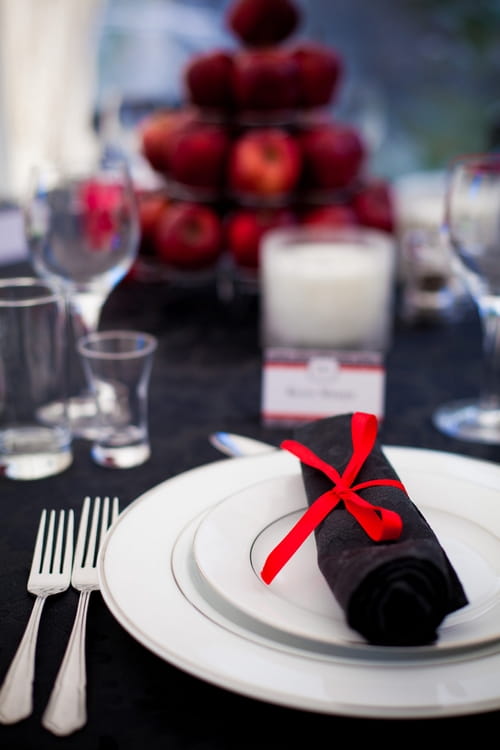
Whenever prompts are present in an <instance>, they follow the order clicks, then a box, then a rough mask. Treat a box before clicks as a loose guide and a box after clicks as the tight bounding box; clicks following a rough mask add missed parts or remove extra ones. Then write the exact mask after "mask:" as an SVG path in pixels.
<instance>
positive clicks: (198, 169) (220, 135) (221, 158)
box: [169, 122, 231, 191]
mask: <svg viewBox="0 0 500 750" xmlns="http://www.w3.org/2000/svg"><path fill="white" fill-rule="evenodd" d="M230 143H231V141H230V137H229V134H228V132H227V131H226V129H225V128H224V127H223V126H222V125H217V124H210V123H201V122H197V123H192V124H191V125H189V126H188V127H186V128H184V129H183V130H180V131H179V132H178V133H176V135H175V137H174V138H173V139H172V145H171V150H170V160H169V161H170V164H169V166H170V169H169V176H170V177H171V178H172V179H173V180H175V181H176V182H180V183H182V184H184V185H188V186H190V187H195V188H203V189H208V190H210V191H218V190H219V189H220V188H221V187H222V186H223V183H224V180H225V175H226V161H227V156H228V152H229V147H230Z"/></svg>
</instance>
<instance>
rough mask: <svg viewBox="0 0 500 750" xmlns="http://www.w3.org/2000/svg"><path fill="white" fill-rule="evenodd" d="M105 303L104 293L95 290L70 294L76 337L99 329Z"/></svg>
mask: <svg viewBox="0 0 500 750" xmlns="http://www.w3.org/2000/svg"><path fill="white" fill-rule="evenodd" d="M103 305H104V297H103V295H101V294H97V293H95V292H77V293H75V292H73V293H72V294H71V295H70V296H69V299H68V306H69V313H70V317H71V319H72V321H73V325H74V333H75V337H76V339H78V338H79V337H80V336H83V335H84V334H86V333H92V332H93V331H97V328H98V326H99V320H100V317H101V311H102V308H103Z"/></svg>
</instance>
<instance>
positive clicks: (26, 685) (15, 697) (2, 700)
mask: <svg viewBox="0 0 500 750" xmlns="http://www.w3.org/2000/svg"><path fill="white" fill-rule="evenodd" d="M45 599H46V597H45V596H37V597H36V599H35V603H34V605H33V608H32V610H31V614H30V618H29V620H28V624H27V625H26V629H25V631H24V634H23V637H22V638H21V641H20V643H19V646H18V647H17V651H16V653H15V655H14V658H13V659H12V662H11V665H10V667H9V670H8V672H7V674H6V675H5V679H4V681H3V684H2V688H1V690H0V722H2V724H14V723H15V722H16V721H20V720H21V719H25V718H26V717H27V716H29V715H30V713H31V712H32V710H33V679H34V676H35V651H36V641H37V636H38V626H39V625H40V616H41V614H42V609H43V605H44V604H45Z"/></svg>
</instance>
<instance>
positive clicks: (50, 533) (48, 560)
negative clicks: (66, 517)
mask: <svg viewBox="0 0 500 750" xmlns="http://www.w3.org/2000/svg"><path fill="white" fill-rule="evenodd" d="M55 523H56V512H55V510H51V511H50V513H49V527H48V529H47V538H46V540H45V552H44V554H43V562H42V570H41V572H42V573H50V571H51V569H52V550H53V546H54V528H55Z"/></svg>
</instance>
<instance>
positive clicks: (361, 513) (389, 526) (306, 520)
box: [261, 412, 406, 583]
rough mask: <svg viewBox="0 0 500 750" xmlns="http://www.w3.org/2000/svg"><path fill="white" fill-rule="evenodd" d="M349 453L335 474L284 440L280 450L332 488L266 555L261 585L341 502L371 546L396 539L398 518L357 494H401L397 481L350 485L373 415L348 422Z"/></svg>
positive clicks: (367, 448) (371, 438)
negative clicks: (372, 490)
mask: <svg viewBox="0 0 500 750" xmlns="http://www.w3.org/2000/svg"><path fill="white" fill-rule="evenodd" d="M351 433H352V445H353V452H352V456H351V458H350V459H349V462H348V464H347V466H346V468H345V470H344V472H343V474H339V472H338V471H337V470H336V469H335V468H334V467H333V466H330V465H329V464H327V463H326V461H323V460H322V459H321V458H319V456H317V455H316V454H315V453H313V451H311V450H309V448H307V447H306V446H305V445H302V444H301V443H299V442H297V441H296V440H285V441H283V443H281V447H282V448H284V449H285V450H288V451H290V453H293V454H294V455H295V456H297V458H299V459H300V460H301V461H302V462H303V463H305V464H308V466H312V467H313V468H315V469H319V470H320V471H322V472H323V473H324V474H326V476H327V477H329V478H330V479H331V480H332V481H333V482H334V483H335V486H334V487H332V488H331V489H329V490H327V491H326V492H324V493H323V494H322V495H320V496H319V497H318V498H316V500H315V501H314V502H313V503H312V504H311V505H310V506H309V508H308V509H307V510H306V511H305V513H304V514H303V515H302V516H301V517H300V518H299V520H298V521H297V523H296V524H295V525H294V526H293V527H292V528H291V529H290V531H289V532H288V534H287V535H286V536H285V537H284V538H283V539H282V540H281V542H279V544H277V545H276V547H275V548H274V549H273V550H272V552H270V554H269V555H268V557H267V559H266V562H265V563H264V567H263V568H262V571H261V577H262V580H263V581H264V583H271V581H272V580H273V578H274V577H275V576H276V575H277V574H278V573H279V571H280V570H281V568H282V567H283V566H284V565H285V564H286V563H287V562H288V560H289V559H290V557H291V556H292V555H293V554H294V553H295V552H296V551H297V549H298V548H299V547H300V545H301V544H302V543H303V542H304V541H305V540H306V538H307V537H308V536H309V534H310V533H311V531H313V530H314V529H315V528H316V526H318V524H320V523H321V521H322V520H323V519H324V518H326V516H327V515H328V513H330V511H331V510H333V508H335V506H336V505H337V504H338V503H339V502H340V501H341V500H342V501H343V502H344V505H345V507H346V510H348V511H349V513H351V515H353V516H354V518H355V519H356V520H357V521H358V523H359V524H360V526H361V527H362V528H363V529H364V530H365V531H366V533H367V534H368V536H369V537H370V538H371V539H373V540H374V541H375V542H381V541H386V540H390V539H397V538H398V537H399V536H400V534H401V530H402V528H403V522H402V520H401V517H400V516H399V515H398V513H396V512H395V511H393V510H388V509H387V508H380V507H378V506H376V505H372V504H371V503H369V502H367V501H366V500H363V498H362V497H361V496H360V495H358V494H357V490H362V489H364V488H366V487H374V486H376V485H389V486H391V487H398V488H399V489H401V490H403V492H405V491H406V490H405V487H404V485H403V484H402V482H400V481H399V480H397V479H372V480H370V481H368V482H360V483H358V484H353V482H354V480H355V478H356V476H357V475H358V473H359V470H360V469H361V467H362V465H363V463H364V462H365V460H366V458H367V457H368V456H369V454H370V452H371V450H372V448H373V446H374V444H375V440H376V437H377V418H376V417H375V416H374V415H373V414H365V413H364V412H356V413H355V414H353V417H352V420H351Z"/></svg>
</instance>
